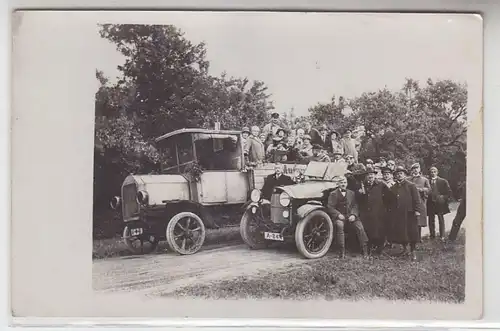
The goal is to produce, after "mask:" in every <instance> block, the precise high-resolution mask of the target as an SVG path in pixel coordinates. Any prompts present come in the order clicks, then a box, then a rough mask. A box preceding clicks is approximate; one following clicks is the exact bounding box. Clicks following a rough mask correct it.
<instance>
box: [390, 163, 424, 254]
mask: <svg viewBox="0 0 500 331" xmlns="http://www.w3.org/2000/svg"><path fill="white" fill-rule="evenodd" d="M407 175H408V171H407V170H406V169H405V168H404V167H402V166H397V167H396V169H394V179H395V183H394V185H393V186H392V187H391V188H390V190H391V192H392V201H391V204H390V209H391V215H390V217H389V222H390V224H391V225H390V227H389V233H388V238H387V240H388V241H389V242H391V243H395V244H400V245H402V246H403V251H402V252H401V254H402V255H406V254H407V253H408V244H409V246H410V256H411V259H412V260H416V259H417V256H416V253H415V248H416V244H417V243H418V241H419V240H420V238H419V231H418V229H419V227H418V219H417V218H418V216H420V214H421V212H420V208H421V202H420V195H419V194H418V190H417V187H416V186H415V184H413V183H412V182H410V181H408V180H407V179H406V176H407Z"/></svg>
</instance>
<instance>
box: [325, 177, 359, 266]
mask: <svg viewBox="0 0 500 331" xmlns="http://www.w3.org/2000/svg"><path fill="white" fill-rule="evenodd" d="M338 184H339V187H338V188H337V189H336V190H334V191H333V192H331V193H330V196H329V197H328V204H327V210H328V213H329V214H330V215H331V217H332V220H333V221H334V225H335V229H336V242H337V244H338V245H339V248H340V252H339V257H340V258H345V236H344V229H347V228H353V229H354V230H355V231H356V236H357V238H358V240H359V243H360V245H361V252H362V254H363V256H364V257H367V256H368V246H367V244H368V237H367V236H366V232H365V229H364V228H363V224H362V223H361V221H360V219H359V210H358V204H357V202H356V198H355V193H354V192H353V191H351V190H348V189H347V178H345V177H341V178H340V179H339V182H338Z"/></svg>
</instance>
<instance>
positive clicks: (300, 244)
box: [295, 210, 334, 259]
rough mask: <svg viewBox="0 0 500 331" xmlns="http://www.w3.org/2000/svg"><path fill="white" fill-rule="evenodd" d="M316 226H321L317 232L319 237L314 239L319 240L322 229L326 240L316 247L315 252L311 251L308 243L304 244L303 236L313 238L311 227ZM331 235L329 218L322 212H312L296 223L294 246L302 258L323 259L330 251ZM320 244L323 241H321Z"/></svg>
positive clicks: (331, 227)
mask: <svg viewBox="0 0 500 331" xmlns="http://www.w3.org/2000/svg"><path fill="white" fill-rule="evenodd" d="M316 224H323V225H322V226H321V228H320V229H319V230H317V231H319V232H318V233H319V236H318V237H314V238H320V237H321V233H322V232H321V231H323V229H324V230H325V233H324V235H325V236H326V238H325V240H324V243H322V244H321V245H318V246H319V247H318V249H317V250H313V249H311V247H308V246H309V243H306V242H305V241H306V240H305V239H304V236H306V237H308V236H309V235H312V236H315V235H314V234H312V227H314V226H315V225H316ZM316 227H317V226H316ZM323 227H324V228H323ZM333 234H334V231H333V222H332V219H331V218H330V216H328V214H327V213H325V212H324V211H322V210H314V211H312V212H310V213H309V214H307V215H306V217H304V218H303V219H302V220H300V221H299V222H298V223H297V227H296V229H295V244H296V246H297V249H298V250H299V252H300V254H302V256H304V257H305V258H307V259H318V258H321V257H323V256H324V255H325V254H326V253H327V252H328V250H329V249H330V246H331V245H332V242H333ZM311 240H315V239H311ZM321 242H323V241H322V240H321Z"/></svg>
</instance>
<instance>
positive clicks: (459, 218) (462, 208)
mask: <svg viewBox="0 0 500 331" xmlns="http://www.w3.org/2000/svg"><path fill="white" fill-rule="evenodd" d="M466 196H467V193H466V190H465V186H464V187H463V192H462V199H460V204H459V205H458V209H457V214H456V215H455V218H454V219H453V225H452V226H451V231H450V234H449V236H448V240H449V241H450V242H454V241H455V240H457V235H458V230H460V227H461V226H462V222H463V221H464V219H465V212H466V202H465V197H466Z"/></svg>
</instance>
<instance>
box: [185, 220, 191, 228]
mask: <svg viewBox="0 0 500 331" xmlns="http://www.w3.org/2000/svg"><path fill="white" fill-rule="evenodd" d="M189 225H191V217H188V218H187V221H186V229H189Z"/></svg>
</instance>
